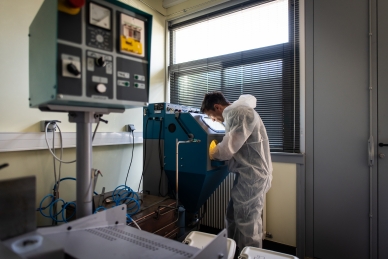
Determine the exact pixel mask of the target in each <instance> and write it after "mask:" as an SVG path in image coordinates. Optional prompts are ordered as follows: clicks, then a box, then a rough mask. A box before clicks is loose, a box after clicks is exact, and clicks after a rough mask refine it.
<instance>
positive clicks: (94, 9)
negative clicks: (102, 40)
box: [89, 3, 111, 30]
mask: <svg viewBox="0 0 388 259" xmlns="http://www.w3.org/2000/svg"><path fill="white" fill-rule="evenodd" d="M89 10H90V13H89V17H90V18H89V22H90V24H93V25H95V26H98V27H101V28H103V29H107V30H110V21H111V11H110V10H109V9H108V8H105V7H102V6H99V5H96V4H94V3H90V8H89Z"/></svg>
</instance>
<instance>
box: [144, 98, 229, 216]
mask: <svg viewBox="0 0 388 259" xmlns="http://www.w3.org/2000/svg"><path fill="white" fill-rule="evenodd" d="M143 132H144V133H143V138H144V159H145V163H144V169H143V170H144V172H143V175H144V186H143V187H144V188H143V189H144V191H148V192H150V193H151V194H153V195H163V194H167V192H168V193H170V194H175V190H176V185H175V184H176V171H177V165H178V172H179V174H178V179H179V185H178V186H179V189H178V193H179V195H178V197H179V202H180V203H181V204H182V205H183V206H184V207H185V209H186V211H188V212H190V213H196V212H197V211H198V210H199V209H200V207H201V206H202V205H203V204H204V203H205V202H206V200H207V199H208V198H209V197H210V195H211V194H212V193H213V192H214V191H215V190H216V189H217V187H218V186H219V185H220V184H221V182H222V181H223V180H224V179H225V177H226V176H227V175H228V173H229V172H228V170H227V166H226V164H225V163H224V162H221V161H211V160H210V159H209V146H210V143H211V142H212V141H213V140H217V141H218V142H220V141H221V140H222V138H223V136H224V134H225V127H224V125H223V124H221V123H218V122H213V121H212V120H211V119H210V118H208V117H207V116H206V115H204V114H200V113H199V110H198V109H195V108H191V107H187V106H182V105H174V104H169V103H155V104H149V105H148V107H145V108H144V119H143ZM178 141H182V142H183V141H184V142H185V143H179V145H177V142H178ZM177 146H178V163H177V161H176V157H177ZM163 169H164V172H165V174H166V176H167V179H165V178H164V175H163Z"/></svg>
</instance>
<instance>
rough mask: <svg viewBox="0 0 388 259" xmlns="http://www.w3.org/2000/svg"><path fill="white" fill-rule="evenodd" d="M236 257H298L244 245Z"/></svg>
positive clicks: (287, 258) (292, 258) (273, 258)
mask: <svg viewBox="0 0 388 259" xmlns="http://www.w3.org/2000/svg"><path fill="white" fill-rule="evenodd" d="M238 259H298V257H295V256H292V255H288V254H283V253H278V252H274V251H270V250H265V249H261V248H256V247H252V246H246V247H244V249H243V250H242V251H241V253H240V255H239V257H238Z"/></svg>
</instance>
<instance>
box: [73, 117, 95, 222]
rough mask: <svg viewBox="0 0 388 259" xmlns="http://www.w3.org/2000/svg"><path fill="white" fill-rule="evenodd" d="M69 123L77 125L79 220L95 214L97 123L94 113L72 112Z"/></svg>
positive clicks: (77, 211) (77, 213)
mask: <svg viewBox="0 0 388 259" xmlns="http://www.w3.org/2000/svg"><path fill="white" fill-rule="evenodd" d="M69 121H70V122H76V123H77V134H76V135H77V140H76V153H77V154H76V158H77V165H76V177H77V188H76V190H77V194H76V197H77V198H76V204H77V207H76V216H77V219H80V218H82V217H85V216H88V215H91V214H92V213H93V211H92V210H93V206H92V200H93V184H92V177H91V165H92V123H93V122H96V119H95V117H94V113H92V112H71V113H69Z"/></svg>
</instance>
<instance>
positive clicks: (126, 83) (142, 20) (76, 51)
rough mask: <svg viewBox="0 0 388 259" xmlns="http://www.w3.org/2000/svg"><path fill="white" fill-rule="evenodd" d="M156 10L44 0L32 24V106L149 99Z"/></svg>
mask: <svg viewBox="0 0 388 259" xmlns="http://www.w3.org/2000/svg"><path fill="white" fill-rule="evenodd" d="M151 30H152V15H150V14H147V13H145V12H143V11H140V10H137V9H136V8H133V7H131V6H128V5H127V4H125V3H123V2H121V1H115V0H61V1H54V0H43V4H42V5H41V7H40V9H39V11H38V13H37V14H36V16H35V18H34V19H33V22H32V23H31V25H30V28H29V62H30V63H29V69H30V71H29V76H30V79H29V85H30V95H29V99H30V107H33V108H41V109H45V108H48V107H51V105H60V106H61V107H67V106H83V107H99V108H113V109H125V108H133V107H143V106H145V105H147V104H148V96H149V74H150V72H149V71H150V56H151Z"/></svg>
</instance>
